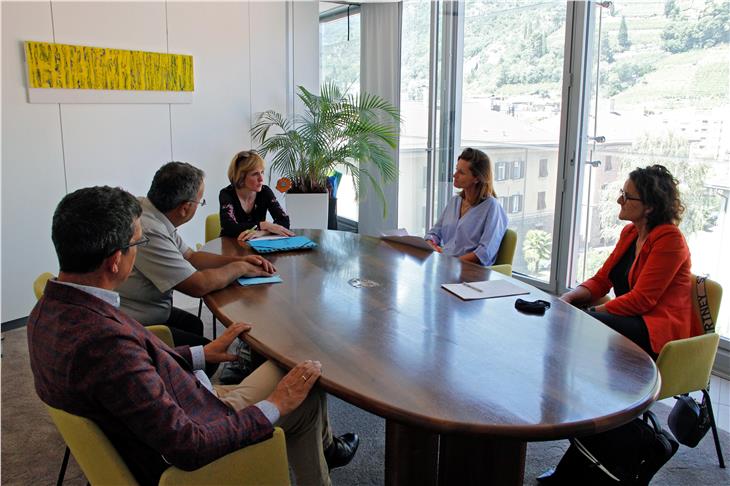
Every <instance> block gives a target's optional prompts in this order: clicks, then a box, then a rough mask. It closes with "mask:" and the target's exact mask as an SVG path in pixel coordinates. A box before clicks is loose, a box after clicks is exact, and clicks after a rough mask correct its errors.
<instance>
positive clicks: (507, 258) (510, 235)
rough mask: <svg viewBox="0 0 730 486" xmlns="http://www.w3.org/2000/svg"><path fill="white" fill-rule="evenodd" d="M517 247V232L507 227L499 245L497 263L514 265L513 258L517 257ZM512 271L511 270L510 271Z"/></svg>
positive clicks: (495, 262)
mask: <svg viewBox="0 0 730 486" xmlns="http://www.w3.org/2000/svg"><path fill="white" fill-rule="evenodd" d="M516 248H517V233H516V232H515V231H514V230H511V229H509V228H507V231H505V232H504V236H503V237H502V243H500V245H499V250H498V251H497V259H496V260H495V261H494V264H495V265H512V260H513V259H514V257H515V249H516ZM510 273H511V272H510Z"/></svg>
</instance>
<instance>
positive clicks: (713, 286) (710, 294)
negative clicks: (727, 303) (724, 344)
mask: <svg viewBox="0 0 730 486" xmlns="http://www.w3.org/2000/svg"><path fill="white" fill-rule="evenodd" d="M698 290H699V292H698ZM698 293H700V300H702V293H704V296H705V298H706V299H707V306H706V307H707V310H709V316H708V315H703V312H702V309H700V304H699V301H698V300H697V294H698ZM721 302H722V286H721V285H720V284H719V283H717V282H715V281H714V280H710V279H709V278H705V279H704V281H703V282H702V283H701V284H700V289H698V285H697V277H696V276H695V275H692V306H693V307H694V309H695V312H696V313H697V315H698V316H700V323H701V324H702V325H703V327H704V332H714V330H715V325H716V324H717V316H718V314H719V313H720V303H721Z"/></svg>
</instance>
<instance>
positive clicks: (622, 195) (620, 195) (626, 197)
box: [618, 189, 641, 201]
mask: <svg viewBox="0 0 730 486" xmlns="http://www.w3.org/2000/svg"><path fill="white" fill-rule="evenodd" d="M618 198H619V199H621V200H623V201H641V198H640V197H633V196H629V195H627V194H626V193H625V192H624V190H623V189H619V191H618Z"/></svg>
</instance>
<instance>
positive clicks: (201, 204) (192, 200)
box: [188, 198, 205, 208]
mask: <svg viewBox="0 0 730 486" xmlns="http://www.w3.org/2000/svg"><path fill="white" fill-rule="evenodd" d="M188 202H191V203H195V204H200V207H201V208H202V207H203V206H205V198H203V199H201V200H200V201H196V200H195V199H188Z"/></svg>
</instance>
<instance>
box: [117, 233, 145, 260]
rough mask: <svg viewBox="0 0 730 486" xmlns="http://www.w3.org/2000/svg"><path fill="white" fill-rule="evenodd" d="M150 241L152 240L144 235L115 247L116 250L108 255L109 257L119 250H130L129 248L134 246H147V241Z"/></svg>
mask: <svg viewBox="0 0 730 486" xmlns="http://www.w3.org/2000/svg"><path fill="white" fill-rule="evenodd" d="M149 242H150V239H149V238H147V237H146V236H142V238H140V239H139V240H137V241H132V242H130V243H127V244H126V245H122V246H120V247H119V248H115V249H114V250H112V251H111V252H109V255H107V258H108V257H110V256H112V255H113V254H114V253H116V252H117V251H118V250H121V251H124V250H128V249H130V248H132V247H133V246H147V243H149Z"/></svg>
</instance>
